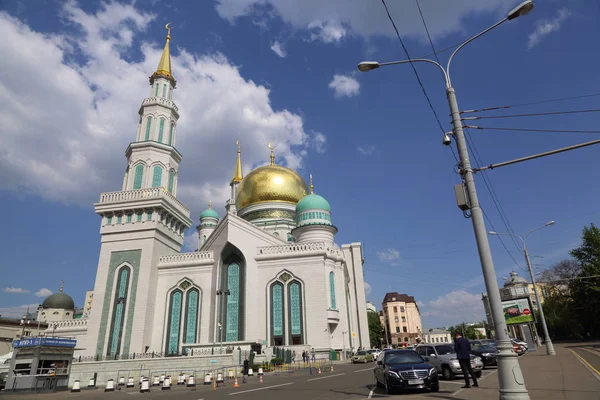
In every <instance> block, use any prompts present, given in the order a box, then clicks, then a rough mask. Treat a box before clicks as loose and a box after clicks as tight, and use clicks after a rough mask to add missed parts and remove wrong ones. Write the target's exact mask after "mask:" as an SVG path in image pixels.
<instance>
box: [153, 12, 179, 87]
mask: <svg viewBox="0 0 600 400" xmlns="http://www.w3.org/2000/svg"><path fill="white" fill-rule="evenodd" d="M171 24H172V23H171V22H169V23H168V24H166V25H165V29H166V30H167V37H166V42H165V47H164V49H163V52H162V56H161V57H160V61H159V62H158V67H157V68H156V72H154V73H153V74H152V75H151V76H150V84H153V83H154V80H155V79H156V78H158V77H163V78H166V79H168V80H170V81H171V82H172V83H173V87H175V85H176V83H177V81H176V80H175V78H174V77H173V74H172V73H171V52H170V50H169V43H170V42H171V29H172V27H171Z"/></svg>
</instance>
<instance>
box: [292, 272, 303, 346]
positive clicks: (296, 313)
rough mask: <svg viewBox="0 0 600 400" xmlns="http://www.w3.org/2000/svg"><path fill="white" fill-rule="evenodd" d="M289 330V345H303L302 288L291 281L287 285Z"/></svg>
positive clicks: (296, 282)
mask: <svg viewBox="0 0 600 400" xmlns="http://www.w3.org/2000/svg"><path fill="white" fill-rule="evenodd" d="M288 304H289V310H290V311H289V313H290V317H289V320H290V322H289V329H290V343H289V344H291V345H296V344H303V338H302V287H301V285H300V282H298V281H292V282H291V283H290V284H289V285H288Z"/></svg>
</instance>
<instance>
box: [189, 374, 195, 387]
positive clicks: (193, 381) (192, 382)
mask: <svg viewBox="0 0 600 400" xmlns="http://www.w3.org/2000/svg"><path fill="white" fill-rule="evenodd" d="M187 387H196V378H194V375H190V377H189V378H188V380H187Z"/></svg>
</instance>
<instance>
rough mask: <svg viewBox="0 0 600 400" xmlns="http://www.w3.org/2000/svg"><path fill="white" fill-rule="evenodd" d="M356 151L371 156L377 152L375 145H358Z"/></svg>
mask: <svg viewBox="0 0 600 400" xmlns="http://www.w3.org/2000/svg"><path fill="white" fill-rule="evenodd" d="M356 151H358V152H359V153H360V154H362V155H363V156H370V155H371V154H373V153H374V152H375V146H371V145H369V146H358V147H357V148H356Z"/></svg>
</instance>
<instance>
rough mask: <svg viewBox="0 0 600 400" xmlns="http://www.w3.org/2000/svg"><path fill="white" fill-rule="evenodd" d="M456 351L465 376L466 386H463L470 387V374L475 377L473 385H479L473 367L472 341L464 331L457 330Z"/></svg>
mask: <svg viewBox="0 0 600 400" xmlns="http://www.w3.org/2000/svg"><path fill="white" fill-rule="evenodd" d="M454 352H455V353H456V358H457V359H458V363H459V364H460V369H461V370H462V373H463V376H464V377H465V386H463V388H470V387H471V384H470V382H469V375H471V378H473V386H474V387H478V386H479V385H478V384H477V378H476V377H475V372H473V368H471V343H469V341H468V340H467V339H465V338H464V337H463V336H462V332H460V331H456V340H455V341H454Z"/></svg>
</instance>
